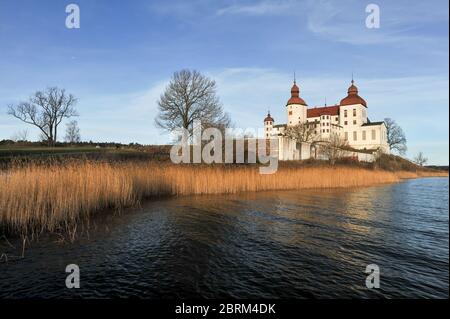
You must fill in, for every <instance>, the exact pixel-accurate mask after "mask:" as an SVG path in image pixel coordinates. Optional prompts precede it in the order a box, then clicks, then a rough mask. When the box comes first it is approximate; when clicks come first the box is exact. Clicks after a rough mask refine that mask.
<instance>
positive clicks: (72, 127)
mask: <svg viewBox="0 0 450 319" xmlns="http://www.w3.org/2000/svg"><path fill="white" fill-rule="evenodd" d="M76 103H77V99H76V98H75V97H74V96H73V95H72V94H67V93H66V91H65V90H64V89H60V88H58V87H49V88H47V89H45V90H43V91H37V92H35V93H34V94H33V95H32V96H31V97H30V98H29V99H28V100H27V101H23V102H20V103H18V104H10V105H8V114H9V115H11V116H13V117H15V118H17V119H19V120H21V121H22V122H24V123H27V124H30V125H33V126H35V127H37V128H38V129H39V131H40V133H41V139H42V140H45V141H46V142H47V143H48V145H49V146H54V145H55V143H56V141H57V137H58V128H59V125H60V124H61V122H62V121H63V120H64V119H67V118H71V117H74V116H78V113H77V111H76V109H75V104H76ZM27 137H28V131H27V130H25V131H21V132H19V133H16V136H15V137H14V138H13V139H17V140H22V141H25V140H26V139H27ZM66 139H69V141H71V142H76V141H79V140H80V131H79V129H78V124H77V122H76V121H72V122H70V123H68V124H67V134H66Z"/></svg>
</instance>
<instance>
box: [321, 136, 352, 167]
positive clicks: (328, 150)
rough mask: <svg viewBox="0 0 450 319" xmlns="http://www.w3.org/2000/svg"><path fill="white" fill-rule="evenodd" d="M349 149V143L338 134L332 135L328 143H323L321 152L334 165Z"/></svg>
mask: <svg viewBox="0 0 450 319" xmlns="http://www.w3.org/2000/svg"><path fill="white" fill-rule="evenodd" d="M346 148H348V142H347V140H345V139H344V138H342V137H341V136H340V135H339V134H337V133H331V134H330V137H329V138H328V140H327V141H325V142H321V144H320V145H319V151H320V152H321V153H322V154H323V155H324V156H325V157H326V158H328V160H329V161H330V163H331V164H332V165H334V164H335V163H336V160H337V159H339V158H341V157H342V156H343V155H344V154H345V152H346V150H345V149H346Z"/></svg>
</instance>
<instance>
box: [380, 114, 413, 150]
mask: <svg viewBox="0 0 450 319" xmlns="http://www.w3.org/2000/svg"><path fill="white" fill-rule="evenodd" d="M384 123H385V124H386V131H387V142H388V144H389V149H390V150H391V151H396V152H398V153H399V154H401V155H404V154H405V152H406V150H407V147H406V136H405V133H404V132H403V130H402V128H401V127H400V126H399V125H398V124H397V123H396V122H395V121H394V120H393V119H391V118H385V119H384Z"/></svg>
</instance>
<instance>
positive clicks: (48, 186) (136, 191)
mask: <svg viewBox="0 0 450 319" xmlns="http://www.w3.org/2000/svg"><path fill="white" fill-rule="evenodd" d="M399 178H400V176H398V175H397V174H395V173H392V172H387V171H381V170H368V169H362V168H350V167H317V168H314V167H310V168H282V167H281V168H279V170H278V172H277V173H275V174H274V175H260V174H259V171H258V168H257V167H256V166H237V167H229V166H228V167H226V166H191V165H185V166H182V165H171V164H165V165H157V164H155V163H132V162H129V163H121V164H107V163H98V162H92V163H91V162H84V163H71V164H67V165H64V166H61V165H55V166H51V167H42V166H37V165H29V166H27V167H21V168H15V169H14V168H13V169H11V170H9V171H7V173H4V174H0V225H2V226H3V227H4V228H6V229H7V230H8V231H13V232H21V233H28V232H40V231H55V230H58V229H60V228H61V227H64V226H68V225H73V223H74V222H77V221H78V220H79V219H81V218H85V217H89V216H90V215H91V214H92V213H94V212H96V211H99V210H102V209H106V208H122V207H127V206H132V205H135V204H137V203H138V202H139V201H140V200H141V199H143V198H148V197H153V196H162V195H191V194H219V193H237V192H245V191H264V190H292V189H302V188H332V187H358V186H368V185H373V184H380V183H392V182H397V181H399Z"/></svg>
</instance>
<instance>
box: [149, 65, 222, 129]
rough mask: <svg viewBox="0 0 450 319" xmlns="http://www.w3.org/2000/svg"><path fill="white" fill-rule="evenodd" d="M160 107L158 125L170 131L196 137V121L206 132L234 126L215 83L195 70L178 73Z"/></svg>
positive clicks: (175, 74) (173, 78)
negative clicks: (177, 131)
mask: <svg viewBox="0 0 450 319" xmlns="http://www.w3.org/2000/svg"><path fill="white" fill-rule="evenodd" d="M158 106H159V114H158V116H157V117H156V119H155V123H156V125H157V126H158V127H160V128H162V129H164V130H167V131H173V130H175V129H178V128H185V129H187V130H188V131H189V133H190V134H191V135H192V132H193V130H194V127H193V125H194V122H195V121H200V122H201V123H202V128H205V127H218V128H221V127H228V126H230V122H231V121H230V118H229V116H228V115H227V114H226V113H225V112H224V111H223V108H222V105H221V104H220V101H219V98H218V97H217V94H216V83H215V81H213V80H211V79H209V78H207V77H205V76H203V75H202V74H200V73H199V72H198V71H195V70H194V71H191V70H181V71H179V72H175V73H174V75H173V77H172V80H171V82H170V83H169V85H168V86H167V88H166V90H165V91H164V93H163V94H162V95H161V97H160V99H159V101H158Z"/></svg>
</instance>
